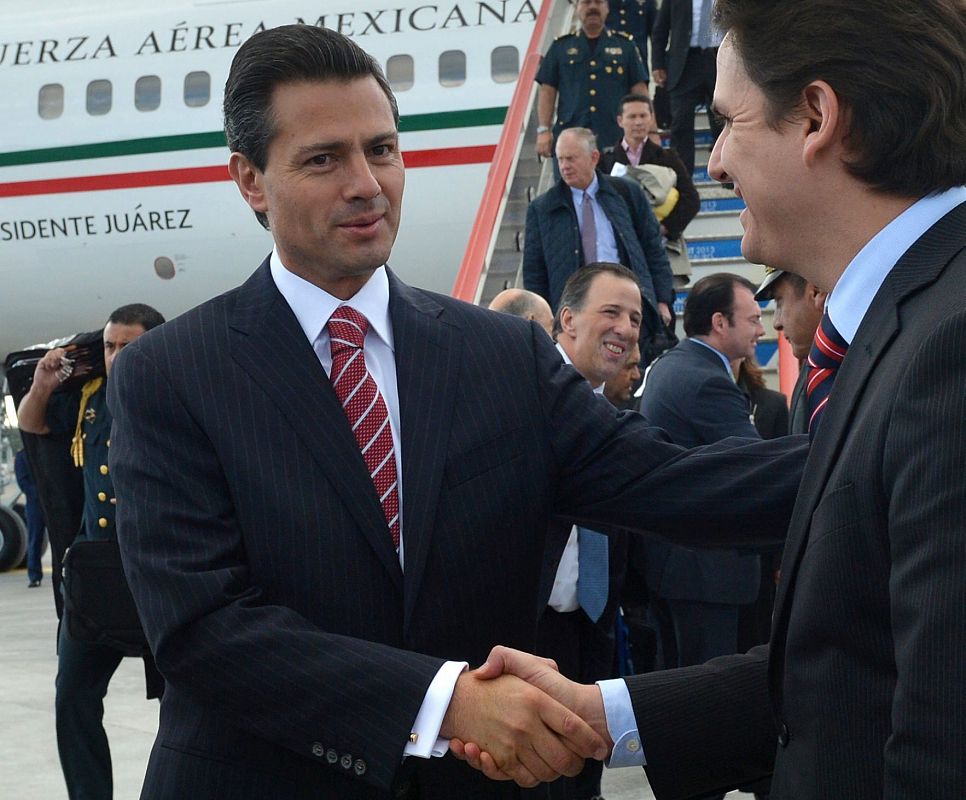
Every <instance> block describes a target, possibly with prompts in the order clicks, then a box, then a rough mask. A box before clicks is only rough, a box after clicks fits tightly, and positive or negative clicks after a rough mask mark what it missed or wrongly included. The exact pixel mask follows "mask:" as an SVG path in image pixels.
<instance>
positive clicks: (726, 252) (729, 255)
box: [688, 235, 741, 263]
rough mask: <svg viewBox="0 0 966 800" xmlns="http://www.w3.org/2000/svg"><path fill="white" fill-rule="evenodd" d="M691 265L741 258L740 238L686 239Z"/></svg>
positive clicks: (695, 237)
mask: <svg viewBox="0 0 966 800" xmlns="http://www.w3.org/2000/svg"><path fill="white" fill-rule="evenodd" d="M688 257H689V258H690V259H691V261H692V263H693V262H695V261H703V260H712V259H713V260H717V259H737V258H741V237H740V236H701V235H699V236H692V237H690V238H689V239H688Z"/></svg>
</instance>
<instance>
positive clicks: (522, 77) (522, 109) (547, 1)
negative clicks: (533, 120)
mask: <svg viewBox="0 0 966 800" xmlns="http://www.w3.org/2000/svg"><path fill="white" fill-rule="evenodd" d="M553 3H554V0H544V1H543V3H542V4H541V6H540V12H539V13H538V14H537V21H536V23H535V24H534V27H533V34H532V35H531V37H530V44H529V45H528V47H527V53H526V56H525V57H524V60H523V64H522V67H521V69H520V74H519V76H518V77H517V85H516V89H514V91H513V99H512V100H511V101H510V105H509V107H508V108H507V115H506V120H505V121H504V123H503V131H502V132H501V134H500V141H499V143H498V144H497V146H496V151H495V152H494V154H493V161H492V162H491V163H490V169H489V172H488V173H487V178H486V188H485V189H484V191H483V198H482V200H481V201H480V206H479V208H478V209H477V212H476V219H475V220H474V222H473V228H472V230H471V231H470V239H469V242H468V243H467V245H466V252H465V253H464V254H463V261H462V262H461V263H460V269H459V272H458V273H457V274H456V282H455V284H454V285H453V297H455V298H457V299H459V300H465V301H467V302H469V303H473V302H475V301H476V299H477V295H478V292H479V287H480V277H481V276H482V274H483V266H484V264H485V263H486V259H487V257H488V256H489V254H490V252H491V251H492V248H493V243H494V241H495V239H496V228H497V223H498V222H499V216H500V208H501V206H502V205H503V201H504V199H505V198H506V195H507V186H508V182H509V178H510V170H511V167H512V166H513V162H514V161H515V160H516V158H517V154H518V152H519V150H520V140H521V138H522V137H523V132H524V130H525V128H526V124H527V119H528V117H529V114H530V109H531V108H532V103H533V96H534V94H535V91H536V87H535V86H534V78H536V75H537V69H538V68H539V67H540V59H541V57H542V48H541V43H542V41H543V36H544V31H545V30H546V27H547V21H548V19H549V18H550V9H551V6H552V5H553Z"/></svg>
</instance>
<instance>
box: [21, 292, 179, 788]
mask: <svg viewBox="0 0 966 800" xmlns="http://www.w3.org/2000/svg"><path fill="white" fill-rule="evenodd" d="M163 322H164V317H162V316H161V314H159V313H158V312H157V311H155V310H154V309H153V308H151V306H147V305H144V304H143V303H132V304H131V305H126V306H121V307H120V308H118V309H117V310H115V311H114V312H113V313H112V314H111V316H110V317H109V319H108V321H107V324H106V325H105V326H104V371H105V376H104V377H103V378H94V379H93V380H90V381H88V382H87V383H85V384H84V386H83V388H82V389H81V392H80V394H79V395H78V394H77V393H64V392H56V393H55V390H56V389H57V387H58V386H59V385H60V384H61V383H63V382H64V380H65V379H66V378H67V377H68V376H69V375H70V374H71V370H72V361H71V359H70V357H69V353H68V351H67V350H65V349H64V348H62V347H55V348H54V349H52V350H49V351H48V352H47V353H46V354H45V355H44V357H43V358H42V359H40V361H39V362H38V363H37V367H36V369H35V370H34V378H33V383H32V384H31V386H30V391H28V392H27V394H25V395H24V397H23V399H22V400H21V401H20V407H19V408H18V409H17V419H18V422H19V425H20V429H21V430H23V431H26V432H28V433H34V434H41V435H44V434H49V433H55V434H58V433H60V434H66V433H73V435H74V438H73V444H72V446H71V453H72V455H73V457H74V464H75V466H77V467H78V468H79V469H82V470H83V473H84V511H83V518H82V521H81V527H80V530H79V531H78V532H77V536H76V538H75V539H74V541H83V540H85V539H113V538H115V537H116V535H117V534H116V528H115V512H116V510H117V508H116V501H115V493H114V484H113V480H112V476H111V474H110V470H109V468H108V458H107V455H108V452H109V448H110V446H111V438H110V437H111V412H110V410H109V409H108V407H107V402H106V396H107V389H106V382H107V379H108V378H109V377H110V376H111V372H112V370H113V367H114V360H115V359H116V358H117V356H118V354H119V353H120V352H121V351H122V350H123V349H124V348H125V347H127V346H128V345H129V344H130V343H131V342H133V341H134V340H135V339H137V338H138V337H139V336H141V335H142V334H144V333H145V332H146V331H148V330H150V329H152V328H155V327H157V326H158V325H161V324H162V323H163ZM123 657H124V656H123V653H122V652H121V651H120V650H117V649H115V648H113V647H111V646H110V645H106V644H94V643H91V642H82V641H78V640H77V639H74V638H73V637H72V636H71V635H70V633H69V631H68V630H67V625H65V624H63V623H62V624H61V625H60V631H59V636H58V642H57V683H56V688H57V695H56V701H55V711H56V723H57V751H58V753H59V754H60V765H61V768H62V769H63V771H64V780H65V781H66V783H67V794H68V796H69V797H70V798H71V800H75V798H77V799H78V800H79V799H80V798H84V800H86V799H87V798H91V800H109V799H110V797H111V795H112V793H113V776H112V774H111V751H110V747H109V745H108V742H107V734H106V733H105V732H104V725H103V719H104V697H105V696H106V695H107V687H108V684H109V683H110V681H111V677H112V676H113V675H114V672H115V671H116V670H117V667H118V665H119V664H120V663H121V659H122V658H123ZM145 675H146V678H147V680H148V696H149V697H152V696H153V697H157V696H159V694H160V687H159V686H158V685H157V673H156V672H155V670H154V665H153V663H151V661H150V659H149V658H145Z"/></svg>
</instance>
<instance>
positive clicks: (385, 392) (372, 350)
mask: <svg viewBox="0 0 966 800" xmlns="http://www.w3.org/2000/svg"><path fill="white" fill-rule="evenodd" d="M270 263H271V271H272V280H273V281H274V282H275V285H276V286H277V287H278V290H279V292H281V294H282V297H284V298H285V302H287V303H288V304H289V306H290V307H291V309H292V311H293V312H294V314H295V318H296V319H297V320H298V322H299V325H300V326H301V327H302V331H303V332H304V333H305V336H306V338H307V339H308V340H309V343H310V344H311V345H312V349H313V350H315V355H316V356H318V359H319V362H320V363H321V364H322V369H324V370H325V374H326V375H328V374H329V373H330V372H331V370H332V352H331V349H330V347H329V331H328V328H326V325H327V324H328V322H329V318H330V317H331V316H332V314H333V313H335V310H336V309H337V308H338V307H339V306H341V305H343V304H345V305H350V306H352V307H353V308H354V309H355V310H356V311H358V312H359V313H360V314H362V315H363V316H364V317H365V318H366V319H367V320H369V330H368V332H367V333H366V338H365V341H364V342H363V354H364V357H365V360H366V367H367V368H368V370H369V374H370V375H372V379H373V380H374V381H375V382H376V386H377V387H378V388H379V392H380V393H381V394H382V398H383V400H385V402H386V409H387V410H388V412H389V427H390V428H391V429H392V444H393V449H394V451H395V456H396V479H397V482H398V491H399V565H400V566H401V567H405V562H404V557H403V552H404V551H403V543H404V542H405V518H404V517H403V502H402V499H403V482H402V475H403V472H402V446H401V443H400V438H399V431H400V430H401V426H400V422H399V420H400V416H399V390H398V387H397V384H396V359H395V356H394V347H393V336H392V321H391V320H390V318H389V276H388V275H387V273H386V268H385V267H384V266H383V267H379V269H377V270H376V271H375V272H374V273H373V274H372V276H371V277H370V278H369V280H368V282H367V283H366V285H365V286H363V287H362V288H361V289H360V290H359V291H358V292H356V293H355V294H354V295H353V296H352V298H351V299H350V300H348V301H342V300H340V299H339V298H338V297H334V296H333V295H331V294H329V293H328V292H326V291H325V290H324V289H320V288H319V287H318V286H316V285H315V284H313V283H309V282H308V281H306V280H304V279H303V278H300V277H299V276H298V275H296V274H295V273H294V272H290V271H289V270H288V268H287V267H286V266H285V265H284V264H283V263H282V260H281V258H280V257H279V254H278V249H277V248H276V249H275V250H273V251H272V257H271V262H270ZM388 535H389V531H388V530H387V531H386V536H388ZM466 668H467V663H466V662H465V661H447V662H446V663H445V664H443V666H442V667H440V669H439V672H437V673H436V677H435V678H434V679H433V681H432V683H430V685H429V689H427V691H426V696H425V698H423V704H422V706H421V707H420V709H419V713H418V714H417V715H416V720H415V721H414V723H413V729H412V733H413V736H411V737H410V741H409V742H408V743H407V744H406V747H405V749H404V751H403V754H404V755H407V756H418V757H420V758H429V757H430V756H442V755H445V754H446V751H447V750H448V749H449V742H448V740H446V739H440V738H439V729H440V727H441V726H442V724H443V717H444V715H445V714H446V709H447V708H448V707H449V703H450V700H451V699H452V697H453V689H454V687H455V686H456V679H457V678H458V677H459V676H460V673H461V672H463V670H465V669H466ZM413 739H415V741H413Z"/></svg>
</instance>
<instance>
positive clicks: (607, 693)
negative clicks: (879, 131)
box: [597, 186, 966, 767]
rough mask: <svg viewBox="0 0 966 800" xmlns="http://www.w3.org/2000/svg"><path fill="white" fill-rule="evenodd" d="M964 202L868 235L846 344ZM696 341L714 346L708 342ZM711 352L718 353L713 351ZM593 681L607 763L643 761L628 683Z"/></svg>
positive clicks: (844, 282)
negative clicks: (920, 245)
mask: <svg viewBox="0 0 966 800" xmlns="http://www.w3.org/2000/svg"><path fill="white" fill-rule="evenodd" d="M964 202H966V186H957V187H955V188H953V189H949V190H947V191H945V192H939V193H934V194H930V195H927V196H926V197H923V198H921V199H920V200H918V201H916V202H915V203H913V204H912V205H911V206H910V207H909V208H907V209H906V210H905V211H903V212H902V213H901V214H900V215H899V216H897V217H896V218H895V219H894V220H892V221H891V222H890V223H889V224H888V225H886V226H885V227H884V228H883V229H882V230H881V231H879V232H878V233H877V234H876V235H875V236H873V237H872V238H871V239H870V240H869V241H868V243H867V244H866V245H865V247H863V248H862V249H861V250H860V251H859V253H858V255H856V256H855V258H853V259H852V261H851V262H850V263H849V265H848V266H847V267H846V268H845V272H843V273H842V277H841V278H839V281H838V283H837V284H836V285H835V289H834V291H833V292H832V294H831V295H829V299H828V304H827V308H828V312H829V316H830V317H831V319H832V322H833V323H834V325H835V327H836V329H837V330H838V332H839V333H840V334H841V335H842V336H843V338H844V339H845V340H846V341H847V342H849V343H851V342H852V339H854V338H855V333H856V331H858V329H859V326H860V325H861V323H862V319H863V318H864V317H865V314H866V312H867V311H868V310H869V306H871V305H872V301H873V299H874V298H875V295H876V293H877V292H878V291H879V287H881V286H882V283H883V282H884V281H885V279H886V277H887V276H888V274H889V272H890V271H891V270H892V268H893V267H894V266H895V265H896V263H898V261H899V259H900V258H901V257H902V256H903V254H904V253H905V252H906V250H908V249H909V248H910V247H911V246H912V245H913V244H914V243H915V242H916V241H917V240H918V239H919V237H921V236H922V235H923V234H924V233H925V232H926V231H927V230H929V228H931V227H932V226H933V225H934V224H935V223H936V222H938V221H939V220H940V219H942V217H944V216H945V215H946V214H948V213H949V212H950V211H952V210H953V209H954V208H956V207H957V206H958V205H960V204H961V203H964ZM694 341H698V340H697V339H695V340H694ZM700 343H701V344H704V345H705V347H707V348H709V349H710V350H714V348H713V347H711V346H710V345H708V344H705V343H704V342H700ZM714 352H716V353H718V351H717V350H714ZM718 355H719V356H721V358H722V359H724V361H725V364H726V365H727V366H728V370H729V372H730V369H731V366H730V364H728V360H727V359H726V358H725V357H724V356H723V355H721V353H718ZM597 685H598V686H600V689H601V694H602V695H603V697H604V713H605V715H606V717H607V730H608V732H609V733H610V736H611V738H612V739H613V740H614V751H613V752H612V753H611V757H610V761H609V762H608V766H610V767H640V766H643V765H645V764H646V763H647V761H646V760H645V758H644V747H643V742H641V741H640V735H639V733H638V730H637V721H636V719H635V718H634V709H633V706H632V704H631V696H630V692H628V691H627V685H626V684H625V683H624V681H623V679H621V678H616V679H614V680H609V681H598V682H597ZM629 725H631V726H632V727H628V726H629ZM619 737H620V738H619ZM628 742H633V744H634V745H635V746H634V747H628V746H627V743H628Z"/></svg>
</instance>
